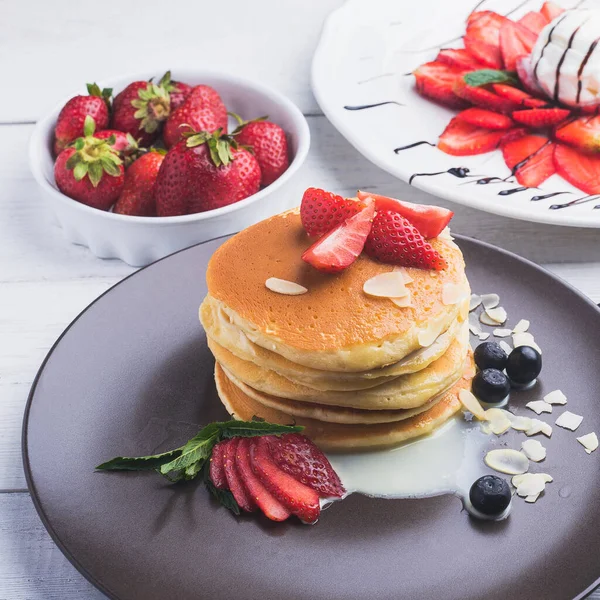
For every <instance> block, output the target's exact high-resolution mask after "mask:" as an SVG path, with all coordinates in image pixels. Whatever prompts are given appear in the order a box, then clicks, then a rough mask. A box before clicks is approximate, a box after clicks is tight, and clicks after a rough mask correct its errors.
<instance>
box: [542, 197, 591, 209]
mask: <svg viewBox="0 0 600 600" xmlns="http://www.w3.org/2000/svg"><path fill="white" fill-rule="evenodd" d="M598 198H600V194H588V195H587V196H582V197H581V198H575V200H571V202H565V203H564V204H552V206H549V207H548V208H549V209H550V210H560V209H562V208H569V207H570V206H578V205H579V204H586V203H587V202H592V201H593V200H598ZM594 208H595V207H594Z"/></svg>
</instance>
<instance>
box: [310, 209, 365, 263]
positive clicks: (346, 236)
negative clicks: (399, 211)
mask: <svg viewBox="0 0 600 600" xmlns="http://www.w3.org/2000/svg"><path fill="white" fill-rule="evenodd" d="M374 214H375V203H374V202H371V203H369V204H367V206H365V208H363V209H362V210H361V211H360V212H358V213H356V214H355V215H354V216H352V217H350V218H349V219H347V220H346V221H344V222H343V223H340V224H339V225H338V226H337V227H336V228H335V229H332V230H331V231H330V232H329V233H327V234H326V235H324V236H323V237H322V238H320V239H319V240H317V241H316V242H315V243H314V244H313V245H312V246H311V247H310V248H308V250H306V252H304V254H303V255H302V260H303V261H305V262H307V263H308V264H309V265H312V266H313V267H314V268H315V269H318V270H319V271H324V272H325V273H338V272H339V271H343V270H344V269H346V268H347V267H349V266H350V265H351V264H352V263H353V262H354V261H355V260H356V259H357V258H358V256H359V255H360V253H361V252H362V250H363V247H364V245H365V240H366V239H367V236H368V235H369V231H371V223H372V222H373V215H374Z"/></svg>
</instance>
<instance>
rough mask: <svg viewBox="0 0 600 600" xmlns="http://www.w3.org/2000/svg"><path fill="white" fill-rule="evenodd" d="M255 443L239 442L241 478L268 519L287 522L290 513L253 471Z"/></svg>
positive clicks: (238, 468) (244, 439)
mask: <svg viewBox="0 0 600 600" xmlns="http://www.w3.org/2000/svg"><path fill="white" fill-rule="evenodd" d="M255 442H256V440H251V439H250V438H241V439H240V441H239V444H238V448H237V456H236V460H237V462H236V465H237V470H238V473H239V476H240V478H241V480H242V483H243V484H244V487H245V488H246V490H248V493H249V494H250V496H252V498H253V499H254V501H255V502H256V504H257V505H258V508H260V510H262V512H263V513H264V514H265V515H266V517H267V518H269V519H271V521H285V520H286V519H287V518H288V517H289V516H290V514H291V513H290V511H289V510H288V509H287V508H286V507H285V506H284V505H283V504H281V502H279V501H278V500H277V499H276V498H275V497H274V496H273V495H272V494H271V493H270V492H269V491H268V490H267V488H266V487H265V486H264V485H263V483H262V481H261V480H260V479H259V478H258V477H257V476H256V475H255V474H254V471H253V470H252V465H251V462H250V447H251V446H252V445H253V444H254V443H255ZM211 466H212V463H211Z"/></svg>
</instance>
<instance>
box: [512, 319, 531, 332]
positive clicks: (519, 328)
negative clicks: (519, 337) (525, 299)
mask: <svg viewBox="0 0 600 600" xmlns="http://www.w3.org/2000/svg"><path fill="white" fill-rule="evenodd" d="M529 325H530V323H529V321H528V320H527V319H521V320H520V321H519V322H518V323H517V324H516V325H515V326H514V327H513V333H525V332H526V331H527V330H528V329H529Z"/></svg>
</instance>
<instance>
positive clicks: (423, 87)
mask: <svg viewBox="0 0 600 600" xmlns="http://www.w3.org/2000/svg"><path fill="white" fill-rule="evenodd" d="M464 73H465V70H464V69H459V68H457V67H454V66H451V65H448V64H444V63H441V62H435V61H434V62H428V63H425V64H423V65H421V66H420V67H419V68H418V69H415V70H414V71H413V75H414V76H415V80H416V88H417V92H418V93H419V94H421V96H425V97H426V98H429V99H430V100H435V101H436V102H440V103H441V104H444V105H445V106H449V107H451V108H464V107H465V106H466V103H465V102H464V101H463V100H461V99H460V98H457V97H456V96H455V95H454V92H453V91H452V90H453V89H454V83H455V82H456V80H457V79H462V76H463V75H464Z"/></svg>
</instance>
